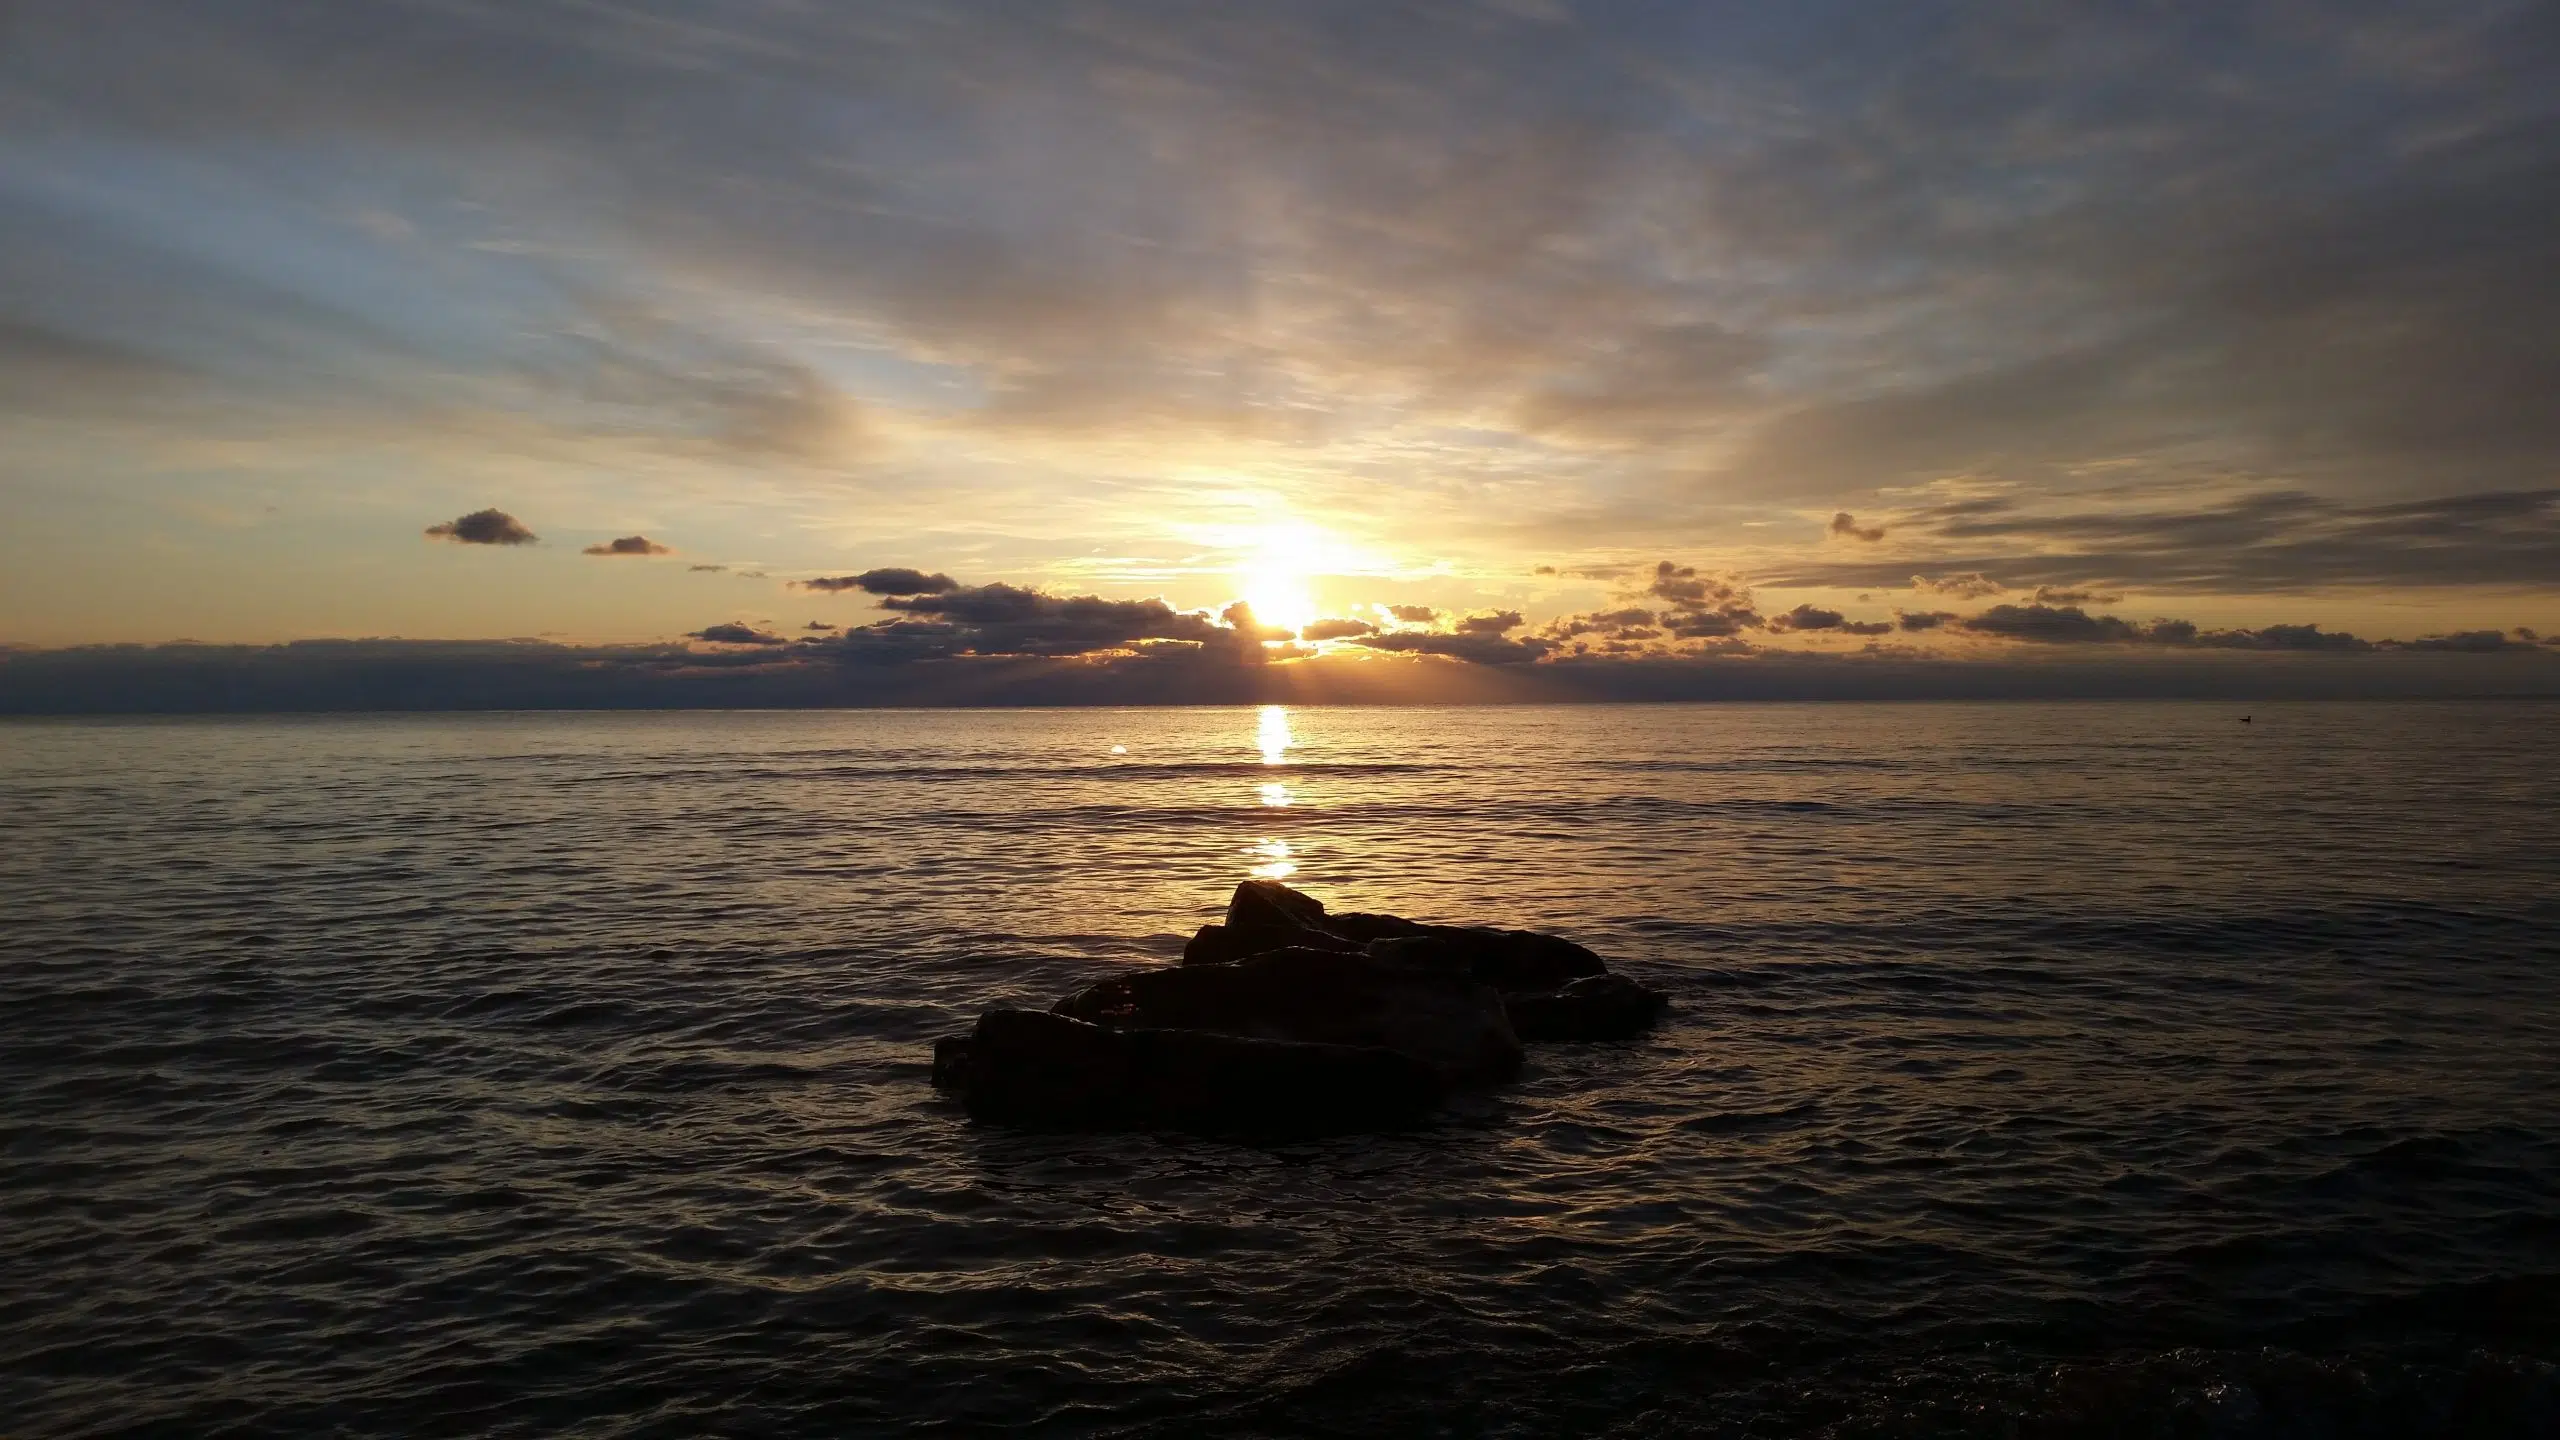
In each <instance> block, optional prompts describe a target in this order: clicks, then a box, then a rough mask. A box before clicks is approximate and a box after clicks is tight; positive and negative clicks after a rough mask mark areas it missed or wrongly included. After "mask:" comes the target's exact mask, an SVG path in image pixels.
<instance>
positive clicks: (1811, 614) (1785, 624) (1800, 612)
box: [1769, 605, 1848, 630]
mask: <svg viewBox="0 0 2560 1440" xmlns="http://www.w3.org/2000/svg"><path fill="white" fill-rule="evenodd" d="M1847 619H1848V617H1846V616H1844V615H1842V614H1841V613H1840V612H1839V611H1837V610H1825V609H1822V608H1821V607H1819V606H1816V605H1799V606H1797V607H1796V608H1794V609H1793V610H1790V611H1788V612H1787V613H1785V614H1783V615H1772V616H1770V617H1769V628H1770V629H1772V630H1837V629H1839V628H1840V627H1841V626H1842V625H1843V624H1845V623H1847Z"/></svg>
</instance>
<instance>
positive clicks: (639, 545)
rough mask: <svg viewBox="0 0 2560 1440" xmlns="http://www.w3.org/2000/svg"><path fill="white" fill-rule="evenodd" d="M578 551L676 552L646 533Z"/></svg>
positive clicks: (621, 552) (663, 553) (622, 553)
mask: <svg viewBox="0 0 2560 1440" xmlns="http://www.w3.org/2000/svg"><path fill="white" fill-rule="evenodd" d="M578 553H579V554H581V555H673V554H674V553H676V552H675V551H674V549H673V548H671V547H669V546H665V545H661V544H659V543H658V542H657V541H655V540H652V539H650V538H649V537H648V536H646V535H625V536H623V537H622V538H621V539H619V540H608V541H606V542H604V543H603V544H601V545H590V546H588V547H587V548H586V549H584V550H581V551H579V552H578ZM694 568H695V569H697V570H700V569H703V568H704V567H703V566H700V565H697V566H695V567H694Z"/></svg>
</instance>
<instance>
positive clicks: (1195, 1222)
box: [0, 704, 2560, 1435]
mask: <svg viewBox="0 0 2560 1440" xmlns="http://www.w3.org/2000/svg"><path fill="white" fill-rule="evenodd" d="M2254 713H2255V716H2256V723H2255V724H2253V725H2251V726H2249V727H2247V728H2246V729H2243V728H2241V727H2239V726H2237V725H2235V724H2234V723H2233V715H2232V714H2231V713H2230V712H2229V711H2228V710H2226V709H2223V708H2220V707H2214V706H2204V705H2087V706H2026V705H2013V706H1989V707H1966V706H1908V707H1895V706H1835V707H1770V706H1731V707H1624V708H1621V707H1591V708H1557V709H1482V710H1443V711H1429V710H1296V711H1290V712H1285V713H1281V714H1277V715H1274V714H1271V713H1256V712H1253V711H1218V710H1188V711H1161V710H1148V711H1091V710H1087V711H1048V712H943V713H929V714H928V713H879V712H872V713H818V714H809V713H803V714H727V715H702V714H691V715H611V716H585V715H504V716H480V717H471V716H442V717H433V718H408V717H358V718H333V719H260V720H202V721H153V722H116V723H108V722H95V723H15V724H9V725H6V726H5V727H0V898H5V903H6V910H7V923H6V926H5V929H4V930H0V1085H5V1093H6V1094H7V1096H8V1106H7V1111H6V1114H5V1117H0V1283H5V1292H0V1293H4V1294H5V1299H6V1302H7V1303H6V1304H5V1305H0V1429H5V1430H7V1431H8V1432H9V1433H11V1434H27V1435H36V1434H55V1433H62V1434H69V1433H90V1432H102V1433H114V1432H133V1433H169V1434H190V1435H200V1434H211V1433H223V1432H226V1431H232V1432H237V1433H242V1434H260V1435H270V1434H287V1433H417V1432H418V1431H420V1430H439V1431H457V1432H459V1431H473V1432H485V1433H523V1434H553V1433H562V1432H564V1431H566V1432H577V1433H588V1434H609V1435H644V1434H646V1435H656V1434H670V1435H673V1434H698V1433H705V1432H719V1433H742V1434H743V1433H754V1434H813V1435H817V1434H843V1433H848V1432H856V1431H861V1430H865V1429H870V1428H875V1427H880V1426H886V1425H890V1424H894V1423H906V1422H916V1421H943V1422H948V1423H956V1424H962V1425H968V1426H989V1427H997V1426H1001V1427H1011V1428H1020V1429H1037V1430H1039V1431H1041V1432H1042V1433H1075V1432H1079V1431H1116V1430H1123V1429H1137V1430H1147V1429H1152V1428H1162V1429H1164V1430H1165V1431H1166V1432H1167V1433H1194V1432H1196V1431H1197V1430H1199V1429H1200V1428H1201V1427H1204V1426H1205V1427H1209V1428H1212V1429H1215V1430H1217V1431H1220V1432H1222V1433H1255V1432H1277V1433H1299V1432H1303V1431H1307V1430H1311V1429H1312V1430H1327V1431H1333V1432H1341V1433H1378V1434H1409V1433H1482V1432H1494V1433H1502V1432H1517V1433H1545V1432H1551V1431H1557V1430H1565V1431H1574V1432H1585V1433H1602V1432H1609V1431H1624V1432H1625V1433H1631V1434H1632V1433H1647V1434H1651V1433H1662V1432H1665V1431H1679V1430H1684V1429H1695V1430H1702V1431H1707V1432H1730V1433H1793V1432H1798V1431H1807V1430H1816V1429H1822V1428H1825V1427H1828V1428H1829V1429H1830V1430H1831V1431H1832V1432H1833V1433H1843V1434H1849V1433H1858V1434H1864V1433H1938V1432H1941V1431H1981V1432H1983V1433H2030V1434H2040V1433H2052V1434H2083V1433H2126V1434H2155V1433H2158V1434H2182V1433H2197V1434H2253V1433H2267V1434H2297V1433H2301V1434H2328V1433H2336V1434H2404V1433H2424V1432H2426V1431H2427V1430H2430V1429H2433V1430H2436V1431H2439V1432H2445V1433H2478V1434H2508V1433H2514V1434H2532V1433H2549V1428H2548V1427H2551V1426H2553V1425H2554V1424H2555V1423H2560V1379H2555V1372H2554V1370H2553V1368H2552V1364H2551V1362H2552V1361H2553V1360H2554V1359H2555V1358H2560V1220H2556V1219H2555V1215H2560V1204H2555V1197H2560V1122H2555V1120H2554V1119H2553V1117H2554V1116H2555V1115H2560V1065H2555V1062H2560V948H2555V943H2554V940H2553V935H2554V928H2553V927H2554V922H2555V920H2560V889H2555V883H2556V882H2560V823H2555V821H2554V820H2553V818H2552V817H2553V816H2554V815H2555V814H2560V775H2556V774H2555V771H2554V767H2553V766H2552V764H2551V757H2552V755H2553V753H2554V744H2555V741H2560V707H2550V706H2537V705H2527V704H2518V705H2490V704H2477V705H2394V706H2349V705H2334V706H2303V707H2285V708H2276V709H2270V708H2268V707H2263V706H2261V707H2258V708H2257V709H2256V710H2255V712H2254ZM1115 747H1118V748H1117V749H1116V750H1115ZM1248 873H1261V874H1277V875H1285V876H1286V877H1287V878H1288V879H1289V880H1290V882H1291V883H1293V884H1297V885H1301V886H1304V887H1306V888H1308V889H1310V890H1312V891H1314V892H1315V893H1317V894H1318V895H1320V896H1322V897H1323V898H1325V899H1327V900H1328V901H1333V902H1337V903H1339V904H1341V905H1342V906H1344V907H1347V908H1359V909H1377V910H1392V911H1397V912H1400V913H1406V914H1412V915H1417V916H1422V917H1429V918H1449V919H1482V920H1491V921H1502V922H1511V923H1520V924H1531V925H1536V926H1538V927H1540V928H1547V929H1553V930H1557V931H1560V932H1562V933H1565V934H1568V935H1570V936H1573V937H1574V938H1577V939H1580V940H1583V941H1585V942H1586V943H1589V944H1591V945H1593V946H1594V947H1596V948H1598V949H1599V950H1601V951H1602V952H1603V953H1604V954H1607V955H1608V956H1610V957H1611V959H1612V960H1613V962H1615V963H1616V964H1617V965H1618V966H1619V967H1620V968H1623V969H1625V970H1627V971H1629V972H1631V973H1633V974H1635V975H1637V976H1639V977H1640V978H1642V979H1644V980H1645V981H1646V982H1648V983H1650V984H1654V985H1657V986H1660V987H1662V988H1664V989H1666V990H1668V991H1670V992H1671V993H1672V994H1673V996H1674V998H1675V1003H1676V1004H1677V1006H1678V1010H1677V1013H1676V1014H1675V1015H1674V1016H1673V1017H1672V1019H1671V1021H1670V1022H1669V1023H1668V1024H1667V1025H1666V1026H1664V1028H1663V1029H1662V1030H1661V1031H1660V1032H1658V1033H1657V1034H1656V1035H1654V1036H1653V1037H1651V1038H1650V1039H1648V1040H1646V1041H1643V1042H1640V1043H1636V1044H1630V1045H1619V1046H1586V1047H1554V1048H1541V1049H1539V1050H1537V1051H1535V1052H1533V1059H1532V1065H1531V1070H1530V1073H1529V1074H1528V1076H1527V1077H1526V1078H1525V1079H1524V1081H1523V1082H1522V1083H1521V1084H1520V1085H1518V1086H1516V1087H1514V1088H1512V1089H1509V1090H1506V1091H1504V1092H1502V1093H1500V1094H1497V1095H1494V1096H1489V1097H1481V1098H1476V1099H1471V1100H1469V1101H1467V1102H1465V1103H1463V1104H1461V1105H1459V1106H1457V1107H1456V1108H1455V1109H1454V1110H1453V1112H1452V1113H1451V1115H1450V1116H1449V1117H1448V1118H1447V1120H1446V1121H1445V1123H1443V1124H1441V1125H1439V1126H1438V1127H1436V1128H1434V1129H1432V1130H1430V1131H1427V1132H1425V1133H1421V1134H1416V1135H1406V1136H1394V1137H1384V1138H1366V1139H1346V1140H1338V1141H1331V1142H1326V1143H1323V1144H1313V1145H1293V1146H1287V1147H1280V1148H1273V1149H1257V1148H1251V1147H1240V1146H1233V1145H1223V1144H1213V1143H1208V1142H1203V1141H1196V1140H1185V1139H1173V1138H1149V1137H1125V1136H1124V1137H1099V1136H1087V1137H1054V1136H1052V1137H1038V1136H1023V1135H1014V1134H1006V1133H1002V1132H995V1131H987V1130H980V1129H975V1128H972V1127H971V1126H970V1125H969V1124H968V1123H967V1121H966V1120H965V1118H964V1117H963V1116H961V1115H960V1114H959V1113H958V1110H957V1108H956V1106H954V1105H953V1104H952V1103H951V1102H949V1101H948V1100H946V1099H944V1098H942V1097H940V1096H937V1095H936V1094H935V1093H934V1092H933V1091H932V1090H931V1089H930V1087H929V1086H928V1085H927V1084H926V1075H927V1071H928V1067H929V1045H928V1042H929V1040H930V1039H931V1037H932V1036H934V1035H936V1034H938V1033H942V1032H945V1031H947V1030H951V1029H956V1028H961V1027H963V1026H965V1024H966V1023H967V1022H968V1021H969V1020H970V1019H971V1018H973V1017H974V1016H975V1015H976V1014H977V1012H978V1011H980V1010H982V1009H984V1008H987V1007H988V1006H991V1005H996V1004H1004V1003H1018V1004H1036V1005H1045V1004H1047V1003H1048V1002H1049V1001H1050V1000H1051V999H1054V998H1055V997H1056V996H1057V995H1058V994H1060V993H1063V992H1064V991H1066V990H1068V989H1070V988H1072V987H1074V986H1076V985H1079V984H1081V983H1084V982H1085V981H1087V980H1089V979H1091V978H1093V977H1095V976H1096V975H1098V974H1100V973H1103V972H1105V971H1107V970H1109V969H1111V968H1113V967H1117V966H1125V965H1132V964H1155V963H1163V962H1164V961H1166V960H1168V959H1170V958H1171V957H1172V956H1173V955H1175V954H1176V953H1178V950H1179V947H1180V944H1181V940H1182V938H1183V937H1184V936H1185V935H1186V934H1187V933H1188V932H1189V931H1190V929H1191V928H1192V927H1193V926H1195V925H1196V924H1198V923H1200V922H1201V921H1203V920H1205V919H1210V918H1214V916H1215V913H1216V911H1217V910H1218V908H1219V906H1220V905H1221V903H1222V901H1223V898H1224V895H1225V892H1226V890H1227V889H1228V888H1229V887H1231V886H1232V884H1233V883H1234V881H1235V880H1236V879H1238V878H1240V877H1241V876H1243V875H1245V874H1248ZM1755 1427H1756V1428H1755Z"/></svg>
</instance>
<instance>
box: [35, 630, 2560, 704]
mask: <svg viewBox="0 0 2560 1440" xmlns="http://www.w3.org/2000/svg"><path fill="white" fill-rule="evenodd" d="M711 628H712V629H713V630H722V629H726V628H728V627H725V626H715V627H711ZM748 628H750V630H751V627H748ZM752 633H761V632H752ZM2491 640H2495V641H2498V642H2499V644H2498V646H2497V649H2496V653H2482V654H2473V653H2448V652H2451V651H2459V650H2462V649H2464V648H2466V645H2481V646H2485V645H2486V643H2487V642H2488V641H2491ZM1510 643H1516V642H1506V641H1503V640H1502V639H1501V638H1500V637H1490V638H1488V637H1483V636H1454V635H1447V634H1442V635H1440V636H1438V637H1437V641H1436V643H1434V644H1431V645H1424V644H1420V643H1416V644H1414V645H1412V646H1410V647H1406V646H1397V647H1391V648H1396V649H1406V648H1410V649H1411V650H1413V651H1415V652H1417V653H1421V654H1442V655H1457V656H1460V657H1462V658H1463V657H1471V656H1473V655H1475V654H1476V653H1477V647H1486V646H1499V645H1504V644H1510ZM2085 653H2086V652H2080V651H2074V652H2071V653H2070V654H2069V655H2068V656H2067V657H2065V658H2060V659H2042V660H2017V659H2001V660H1930V659H1920V658H1909V657H1900V656H1891V655H1879V656H1848V657H1841V656H1815V655H1778V654H1763V655H1759V656H1754V657H1751V658H1747V659H1735V658H1724V657H1714V656H1701V657H1669V658H1635V659H1625V658H1579V657H1577V658H1567V659H1561V660H1549V661H1546V662H1544V663H1539V664H1465V663H1455V662H1453V661H1448V660H1443V661H1440V662H1437V663H1435V662H1432V661H1427V660H1425V661H1402V662H1399V661H1396V660H1384V661H1372V662H1369V663H1365V664H1364V663H1359V662H1355V661H1349V660H1344V659H1340V658H1323V659H1312V660H1304V661H1300V662H1297V663H1291V664H1262V665H1254V664H1238V663H1234V662H1233V661H1231V660H1227V659H1224V658H1221V657H1214V656H1210V655H1207V654H1205V653H1204V652H1200V651H1191V652H1186V653H1181V654H1167V655H1155V656H1139V657H1132V658H1123V659H1116V660H1109V661H1094V660H1084V659H1061V658H1039V657H986V658H971V659H950V660H928V661H920V662H914V663H901V664H879V663H864V662H863V661H862V660H860V659H857V658H854V657H852V656H849V655H847V654H845V653H844V652H842V651H841V650H836V649H834V648H832V647H831V646H830V645H829V644H828V643H826V642H819V643H815V644H813V643H810V642H805V641H804V642H799V643H795V644H788V645H785V644H780V643H764V642H762V641H756V642H750V643H747V644H743V645H735V646H723V647H721V648H719V649H716V650H705V649H696V648H693V647H689V646H682V645H641V646H612V647H576V646H564V645H551V644H544V643H540V642H534V641H401V640H353V641H335V640H327V641H317V640H315V641H300V642H296V643H293V644H289V645H268V646H219V645H184V644H181V645H160V646H88V647H82V648H78V649H69V650H46V651H16V652H11V653H8V654H5V655H0V714H18V715H31V714H33V715H40V714H162V713H202V712H251V711H345V710H430V711H432V710H548V709H659V708H671V709H693V708H795V707H825V706H850V707H868V706H916V705H987V706H1019V705H1159V704H1170V705H1189V704H1198V705H1218V704H1263V703H1274V702H1277V703H1292V704H1310V705H1313V704H1400V703H1414V702H1437V703H1449V704H1462V703H1529V702H1570V701H1680V700H2004V699H2039V700H2051V699H2176V698H2190V699H2216V700H2236V701H2245V700H2259V699H2269V700H2272V699H2358V698H2428V697H2449V696H2532V697H2546V698H2560V655H2555V654H2554V653H2552V652H2551V651H2549V650H2547V649H2543V648H2541V647H2536V646H2530V645H2523V646H2518V645H2517V644H2516V642H2514V641H2512V640H2508V639H2506V638H2504V637H2499V636H2496V635H2494V634H2487V635H2484V636H2482V637H2448V639H2447V640H2446V641H2444V642H2442V643H2441V644H2440V645H2431V646H2428V647H2426V648H2411V649H2408V650H2404V651H2400V652H2396V653H2387V654H2366V655H2339V654H2325V653H2306V654H2298V655H2292V656H2287V657H2285V658H2284V660H2283V663H2252V662H2251V661H2250V660H2248V659H2243V658H2236V657H2232V656H2228V655H2216V656H2211V657H2206V656H2202V655H2196V654H2181V653H2175V652H2171V653H2165V654H2152V655H2148V656H2146V657H2145V658H2142V659H2139V660H2133V659H2120V658H2113V657H2110V658H2106V659H2089V658H2082V657H2083V656H2084V655H2085Z"/></svg>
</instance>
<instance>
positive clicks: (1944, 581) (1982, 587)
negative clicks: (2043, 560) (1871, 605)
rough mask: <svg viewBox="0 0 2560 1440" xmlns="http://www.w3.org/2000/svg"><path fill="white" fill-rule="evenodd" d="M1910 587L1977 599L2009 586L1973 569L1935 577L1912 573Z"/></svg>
mask: <svg viewBox="0 0 2560 1440" xmlns="http://www.w3.org/2000/svg"><path fill="white" fill-rule="evenodd" d="M1878 583H1889V582H1878ZM1911 588H1912V589H1914V590H1918V591H1920V592H1922V593H1923V594H1928V595H1952V596H1954V597H1955V598H1956V599H1958V600H1979V599H1982V598H1983V597H1984V596H1987V595H1997V594H2000V593H2001V592H2003V591H2005V590H2007V589H2008V588H2009V587H2008V586H2006V585H2003V584H2001V583H2000V582H1999V581H1997V580H1994V579H1992V578H1991V577H1989V576H1987V575H1985V574H1983V573H1982V572H1981V571H1979V570H1975V571H1972V572H1970V573H1967V574H1963V575H1948V576H1944V577H1941V578H1937V579H1932V578H1931V577H1929V576H1926V575H1914V576H1912V577H1911Z"/></svg>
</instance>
